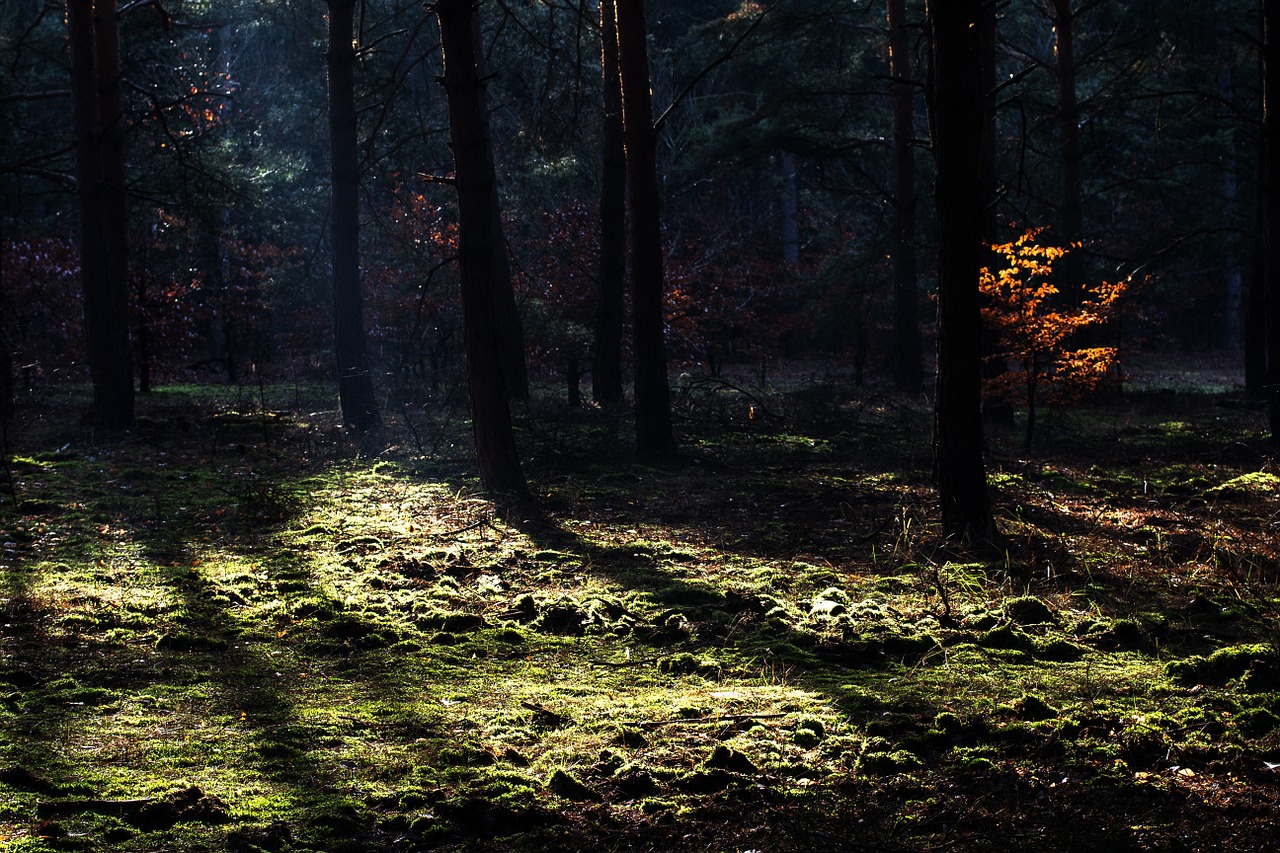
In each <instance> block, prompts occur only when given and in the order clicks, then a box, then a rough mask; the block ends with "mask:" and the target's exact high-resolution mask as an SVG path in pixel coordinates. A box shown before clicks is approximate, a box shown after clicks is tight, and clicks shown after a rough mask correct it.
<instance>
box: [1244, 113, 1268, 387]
mask: <svg viewBox="0 0 1280 853" xmlns="http://www.w3.org/2000/svg"><path fill="white" fill-rule="evenodd" d="M1265 137H1266V133H1265V131H1263V130H1261V129H1259V135H1258V138H1257V140H1256V142H1257V164H1256V171H1257V186H1258V190H1257V192H1256V193H1255V194H1254V203H1253V220H1254V231H1253V240H1252V250H1253V256H1252V260H1251V262H1250V264H1249V283H1248V286H1247V287H1246V288H1245V303H1244V330H1243V331H1244V390H1245V394H1246V396H1248V397H1249V398H1250V399H1253V400H1261V399H1264V398H1265V397H1266V389H1267V241H1266V230H1267V226H1266V204H1265V201H1266V192H1265V191H1264V187H1265V186H1266V174H1265V173H1266V159H1267V158H1266V145H1265V143H1264V142H1263V140H1264V139H1265Z"/></svg>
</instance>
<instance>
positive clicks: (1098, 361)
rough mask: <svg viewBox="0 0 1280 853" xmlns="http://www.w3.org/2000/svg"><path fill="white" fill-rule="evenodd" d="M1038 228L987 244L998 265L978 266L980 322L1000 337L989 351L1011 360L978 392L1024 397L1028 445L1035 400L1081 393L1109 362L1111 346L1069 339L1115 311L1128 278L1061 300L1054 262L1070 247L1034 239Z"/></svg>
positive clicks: (1092, 386)
mask: <svg viewBox="0 0 1280 853" xmlns="http://www.w3.org/2000/svg"><path fill="white" fill-rule="evenodd" d="M1042 230H1043V229H1040V228H1033V229H1030V230H1028V231H1026V232H1024V233H1023V234H1022V236H1020V237H1019V238H1018V239H1017V240H1015V241H1013V242H1012V243H1002V244H997V245H993V246H992V247H991V250H992V252H993V253H994V254H996V255H999V256H1002V257H1003V259H1004V265H1003V267H1002V268H1001V269H998V270H992V269H990V268H989V267H984V268H983V270H982V277H981V281H980V283H979V287H980V288H981V290H982V294H983V296H984V299H985V304H984V307H983V308H982V319H983V322H985V323H987V324H989V326H990V328H991V329H993V330H994V331H995V332H996V334H997V335H998V337H999V341H1000V350H1001V351H1000V352H999V353H996V354H994V355H992V356H991V359H992V360H998V361H1002V362H1003V363H1005V364H1007V365H1008V367H1009V369H1008V370H1007V371H1006V372H1005V373H1003V374H1001V375H1000V376H997V377H994V378H993V379H990V380H987V382H986V385H985V387H984V393H985V394H986V395H987V396H989V397H996V398H1001V399H1005V400H1009V401H1010V402H1015V403H1022V404H1025V405H1026V407H1027V433H1026V442H1027V444H1028V445H1030V444H1031V440H1032V438H1033V437H1034V435H1035V427H1036V405H1037V404H1039V403H1048V404H1050V405H1053V404H1057V403H1069V402H1074V401H1076V400H1079V399H1081V398H1082V397H1084V396H1086V395H1087V394H1089V393H1090V392H1091V391H1093V390H1094V389H1096V388H1097V387H1098V385H1100V384H1101V383H1102V381H1103V379H1105V378H1106V376H1107V374H1108V372H1109V371H1110V370H1111V368H1112V367H1113V366H1114V365H1115V363H1116V357H1117V349H1116V348H1115V347H1097V346H1095V347H1081V348H1078V349H1072V348H1070V347H1071V344H1072V339H1073V337H1075V335H1076V334H1077V333H1078V332H1079V331H1080V330H1081V329H1085V328H1088V327H1090V326H1097V325H1099V324H1101V323H1103V322H1105V321H1106V320H1107V319H1108V318H1109V317H1110V316H1111V315H1112V314H1113V313H1114V311H1115V306H1116V302H1117V300H1118V299H1119V298H1120V296H1121V295H1122V294H1123V293H1124V292H1125V290H1126V289H1127V288H1128V282H1127V281H1117V282H1103V283H1102V284H1099V285H1096V286H1092V287H1088V286H1086V287H1085V289H1084V293H1085V298H1084V300H1083V301H1082V302H1080V303H1078V304H1076V305H1071V306H1067V305H1062V304H1060V302H1059V300H1057V299H1056V298H1055V297H1056V296H1057V294H1058V288H1057V287H1056V286H1055V285H1054V284H1053V281H1052V276H1053V265H1054V263H1055V262H1057V261H1058V260H1059V259H1061V258H1062V256H1063V255H1065V254H1066V253H1067V252H1068V251H1069V250H1070V249H1068V248H1063V247H1059V246H1042V245H1040V244H1039V243H1037V242H1036V241H1037V239H1038V237H1039V236H1040V232H1041V231H1042ZM1078 245H1079V244H1076V247H1078ZM1072 248H1075V247H1072Z"/></svg>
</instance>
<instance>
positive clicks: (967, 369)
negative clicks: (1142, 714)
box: [928, 0, 996, 544]
mask: <svg viewBox="0 0 1280 853" xmlns="http://www.w3.org/2000/svg"><path fill="white" fill-rule="evenodd" d="M928 16H929V22H930V29H931V33H932V38H933V48H932V59H933V62H932V67H931V69H930V78H931V89H932V92H931V95H930V97H931V104H932V110H931V120H932V131H933V157H934V167H935V185H934V193H935V196H936V201H937V209H938V231H939V237H938V385H937V395H936V400H935V427H934V428H935V436H934V440H935V444H936V454H937V455H936V461H935V464H936V473H937V478H938V490H939V497H940V499H941V504H942V529H943V533H944V535H946V536H947V537H948V538H949V539H954V540H959V541H962V542H965V543H971V544H980V543H990V542H992V541H994V540H995V538H996V529H995V522H994V520H993V518H992V514H991V502H990V498H989V497H988V494H987V477H986V470H985V467H984V464H983V459H982V443H983V435H982V404H981V395H982V378H981V359H982V347H981V328H982V324H981V316H980V313H979V301H978V267H979V258H980V251H981V240H982V210H981V205H982V196H981V187H980V186H979V181H978V176H979V172H980V168H981V162H982V128H983V122H984V118H983V114H984V110H983V92H982V79H981V69H980V63H979V56H980V53H981V44H980V38H981V35H980V29H979V26H978V24H979V23H980V20H981V17H982V0H929V3H928Z"/></svg>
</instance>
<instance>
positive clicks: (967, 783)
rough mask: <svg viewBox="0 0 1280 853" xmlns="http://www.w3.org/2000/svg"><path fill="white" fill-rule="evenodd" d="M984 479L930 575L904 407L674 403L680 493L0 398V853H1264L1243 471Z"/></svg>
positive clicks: (1230, 459)
mask: <svg viewBox="0 0 1280 853" xmlns="http://www.w3.org/2000/svg"><path fill="white" fill-rule="evenodd" d="M1171 375H1172V376H1176V377H1177V378H1178V383H1179V384H1178V385H1177V387H1170V386H1169V385H1168V384H1167V383H1166V382H1165V380H1164V379H1162V378H1161V377H1159V376H1158V375H1154V374H1152V375H1150V376H1149V378H1148V381H1146V382H1145V384H1143V383H1136V384H1135V385H1134V388H1135V389H1137V390H1132V391H1129V392H1126V393H1124V394H1120V395H1116V396H1114V397H1112V398H1110V399H1107V400H1102V401H1098V402H1094V403H1091V404H1089V405H1088V406H1081V407H1079V408H1075V409H1072V410H1069V411H1061V412H1057V413H1054V414H1053V416H1052V417H1051V418H1049V419H1048V420H1047V422H1045V423H1044V424H1043V431H1042V434H1041V436H1040V437H1039V439H1038V441H1037V443H1036V445H1035V446H1034V447H1032V448H1031V449H1025V448H1024V447H1023V446H1022V441H1021V435H1020V434H1019V433H1018V432H1017V431H1015V430H1009V431H1008V432H1007V433H1006V432H1003V431H1000V430H995V431H993V433H992V435H991V437H990V440H991V448H990V453H989V456H988V466H989V470H990V476H991V483H992V492H993V498H994V501H995V504H996V507H997V516H998V519H999V525H1000V528H1001V530H1002V532H1003V534H1004V537H1005V541H1004V545H1005V549H1004V551H1003V553H1001V554H1000V555H999V556H998V557H994V558H993V557H991V556H983V555H980V554H966V553H964V552H962V551H957V550H954V549H948V548H945V547H943V543H942V542H941V541H940V536H939V531H938V527H937V513H936V511H935V506H934V505H935V501H936V497H935V494H934V492H933V490H932V487H931V486H930V423H931V418H930V413H929V409H928V406H927V403H926V401H925V400H924V399H923V398H921V399H908V398H904V397H901V396H896V395H891V394H886V393H881V392H874V391H870V390H860V389H857V388H853V387H850V386H849V385H848V384H847V383H845V382H844V381H842V380H841V379H840V378H839V377H837V376H828V377H825V378H819V379H814V380H802V379H800V378H788V379H786V380H785V381H783V380H782V379H774V380H773V381H772V382H771V384H770V385H769V386H768V387H764V388H761V387H756V386H752V385H748V384H744V383H737V382H730V381H723V380H717V379H710V378H707V377H688V376H685V377H681V379H680V380H678V381H677V382H676V384H675V387H674V394H675V403H676V409H677V412H678V415H679V426H680V432H681V438H682V447H683V452H682V457H681V458H680V459H679V460H678V461H675V462H673V463H671V464H662V465H656V464H648V463H644V462H640V461H637V460H636V459H634V458H632V457H630V456H628V455H627V453H626V452H625V450H624V448H625V447H626V445H627V444H628V443H629V442H628V438H629V433H628V430H627V427H626V423H625V421H619V420H618V419H615V418H613V417H610V416H608V415H606V414H604V413H602V412H599V411H593V410H583V411H572V412H571V411H566V410H563V409H561V408H558V407H557V406H555V405H554V404H551V403H543V404H540V405H536V406H534V407H533V409H532V410H531V411H530V412H528V413H525V414H524V415H523V416H522V418H521V423H522V427H521V437H520V440H521V446H522V450H523V451H524V453H525V455H526V458H527V459H528V460H529V468H528V473H529V476H530V480H531V483H532V485H533V490H534V492H535V495H536V498H537V507H536V509H533V510H528V509H524V510H511V509H503V508H500V507H495V506H494V505H493V504H491V503H489V502H488V501H485V500H483V499H481V498H480V497H478V496H477V494H476V485H475V481H474V479H473V478H472V476H471V473H470V470H471V469H470V463H469V461H468V459H467V455H466V453H465V448H466V445H467V436H466V433H465V429H464V427H465V424H464V423H463V422H462V421H461V420H460V418H458V417H456V416H455V417H454V418H452V419H449V418H445V417H443V416H440V415H432V414H431V412H432V410H430V409H428V410H425V411H424V410H419V409H411V410H406V414H405V416H404V417H403V418H397V419H396V420H395V422H394V423H393V424H391V425H389V426H388V427H387V428H385V429H384V430H383V432H382V434H381V435H380V436H379V437H378V443H377V445H376V448H377V452H376V453H374V452H370V451H369V448H370V447H374V446H375V445H374V443H373V442H366V447H365V448H363V449H362V448H361V447H360V446H359V445H358V444H357V443H355V442H353V441H352V440H351V439H350V438H349V437H347V436H346V435H344V434H343V432H342V431H341V430H340V429H337V428H336V427H335V426H334V420H335V414H334V412H332V411H328V410H326V411H322V412H316V411H315V410H316V409H320V408H325V409H331V408H332V402H331V401H326V400H325V399H324V398H323V397H322V396H319V392H317V391H314V390H312V391H310V393H312V394H313V395H316V396H313V397H312V399H311V400H310V401H308V399H307V397H306V393H304V392H307V390H308V389H299V388H297V387H293V386H290V387H284V386H274V387H268V388H265V389H261V390H259V389H254V390H253V391H252V393H250V392H249V391H248V390H247V389H242V390H241V391H237V390H236V389H225V388H224V389H218V388H168V389H162V390H160V391H157V392H155V393H153V394H151V395H148V396H146V397H145V398H143V399H141V400H140V404H139V406H140V413H141V415H142V418H141V420H140V423H139V426H138V428H137V429H136V430H135V431H134V432H132V433H130V434H129V435H127V436H125V437H123V438H103V437H96V438H95V437H94V436H93V435H92V433H91V432H90V431H89V430H88V429H87V428H86V427H84V426H83V422H82V420H81V417H82V414H83V411H84V408H85V393H86V392H85V390H84V389H71V390H67V389H55V390H50V391H46V392H41V393H39V394H35V395H33V396H31V397H30V398H28V399H24V400H23V401H22V402H21V405H20V408H19V411H18V414H17V416H16V418H15V420H14V422H13V425H12V428H11V431H10V436H9V448H8V449H9V453H8V456H7V460H6V462H7V465H6V469H7V474H8V478H9V479H8V480H7V481H5V482H0V500H2V501H3V505H2V507H0V534H2V535H0V543H2V545H0V547H2V551H0V565H2V568H0V621H2V622H3V633H2V634H0V655H2V656H0V848H3V849H5V850H13V851H24V853H34V851H63V850H94V851H99V850H119V851H158V850H165V851H197V850H232V851H255V850H262V851H312V850H324V851H337V850H352V851H355V850H394V851H399V850H404V851H410V850H436V849H438V850H457V851H462V850H466V851H518V850H527V851H533V850H539V851H542V850H637V851H639V850H661V851H694V850H719V851H762V853H772V851H784V850H795V851H824V850H830V851H837V850H839V851H852V850H866V851H928V850H944V849H946V850H962V851H1022V850H1027V849H1040V850H1054V851H1077V850H1078V851H1098V850H1107V851H1125V850H1168V851H1263V850H1274V849H1276V845H1277V840H1276V839H1277V830H1278V829H1280V766H1278V765H1280V693H1278V692H1277V688H1278V687H1280V665H1278V659H1277V651H1276V650H1277V639H1278V637H1280V621H1278V620H1277V618H1276V617H1277V607H1278V606H1280V588H1277V583H1278V582H1280V552H1278V547H1277V543H1278V542H1280V477H1277V474H1280V468H1278V467H1277V461H1276V451H1275V448H1273V447H1270V446H1269V445H1268V444H1267V443H1266V441H1265V433H1264V426H1265V417H1264V413H1263V412H1262V411H1261V410H1260V409H1256V408H1250V407H1249V406H1247V405H1245V404H1244V403H1243V402H1242V401H1241V399H1240V396H1239V394H1238V392H1235V391H1232V390H1231V389H1230V388H1229V386H1228V387H1222V386H1221V385H1220V384H1215V383H1213V382H1210V383H1209V385H1210V386H1211V387H1209V388H1208V389H1207V390H1208V391H1209V392H1211V393H1205V391H1206V386H1205V385H1204V383H1200V384H1199V385H1197V384H1196V383H1194V382H1190V383H1188V381H1187V376H1188V375H1189V374H1188V373H1187V372H1186V371H1177V372H1175V373H1172V374H1171Z"/></svg>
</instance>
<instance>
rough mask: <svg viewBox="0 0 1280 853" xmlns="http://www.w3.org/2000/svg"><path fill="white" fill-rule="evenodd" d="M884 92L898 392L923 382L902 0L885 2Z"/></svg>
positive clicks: (911, 112) (910, 83)
mask: <svg viewBox="0 0 1280 853" xmlns="http://www.w3.org/2000/svg"><path fill="white" fill-rule="evenodd" d="M887 17H888V25H889V77H890V78H891V81H892V82H890V84H889V93H890V96H891V98H892V99H893V174H894V183H893V327H894V339H895V342H896V343H895V346H894V355H895V358H894V379H895V380H896V382H897V385H898V388H899V389H900V390H903V391H910V392H913V393H914V392H918V391H919V390H920V386H921V385H922V384H923V383H924V368H923V366H922V364H921V362H922V360H923V354H922V352H921V343H920V314H919V311H920V309H919V297H918V293H917V284H916V246H915V230H916V166H915V158H914V157H913V156H912V147H911V144H912V139H913V138H914V136H915V97H916V95H915V83H914V80H913V79H912V78H913V76H914V69H913V68H912V63H911V53H910V50H911V46H910V40H909V38H908V35H907V29H906V18H907V3H906V0H888V15H887Z"/></svg>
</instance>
